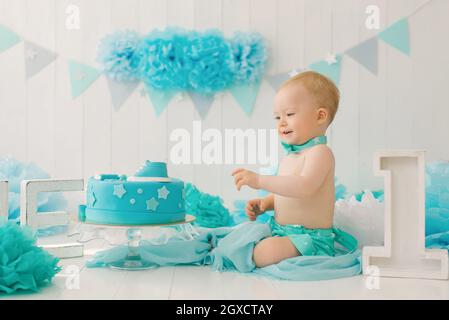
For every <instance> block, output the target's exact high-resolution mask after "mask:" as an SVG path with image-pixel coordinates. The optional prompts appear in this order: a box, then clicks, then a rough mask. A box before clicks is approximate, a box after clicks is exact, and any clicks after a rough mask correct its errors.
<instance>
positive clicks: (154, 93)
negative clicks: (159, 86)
mask: <svg viewBox="0 0 449 320" xmlns="http://www.w3.org/2000/svg"><path fill="white" fill-rule="evenodd" d="M145 88H146V92H147V93H148V95H149V96H150V100H151V104H152V105H153V107H154V111H155V113H156V116H158V117H159V116H160V115H161V114H162V112H163V111H164V110H165V108H166V107H167V106H168V104H169V103H170V101H171V100H172V99H173V97H174V96H175V95H176V93H177V92H176V91H173V90H171V91H169V90H166V91H162V90H156V89H154V88H153V87H152V86H150V85H148V84H145Z"/></svg>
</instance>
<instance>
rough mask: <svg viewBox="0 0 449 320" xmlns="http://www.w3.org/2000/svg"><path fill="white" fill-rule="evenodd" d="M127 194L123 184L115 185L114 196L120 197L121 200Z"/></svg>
mask: <svg viewBox="0 0 449 320" xmlns="http://www.w3.org/2000/svg"><path fill="white" fill-rule="evenodd" d="M125 193H126V190H125V187H124V186H123V184H116V185H114V193H113V194H114V196H117V197H119V198H120V199H121V198H122V197H123V195H124V194H125Z"/></svg>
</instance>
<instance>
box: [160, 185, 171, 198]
mask: <svg viewBox="0 0 449 320" xmlns="http://www.w3.org/2000/svg"><path fill="white" fill-rule="evenodd" d="M169 194H170V191H168V189H167V188H166V187H165V186H163V187H162V188H160V189H157V196H158V198H159V199H165V200H167V196H168V195H169Z"/></svg>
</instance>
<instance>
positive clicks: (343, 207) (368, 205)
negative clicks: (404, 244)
mask: <svg viewBox="0 0 449 320" xmlns="http://www.w3.org/2000/svg"><path fill="white" fill-rule="evenodd" d="M334 226H335V227H337V228H339V229H342V230H344V231H346V232H349V233H350V234H352V235H353V236H354V237H356V238H357V240H358V241H359V247H363V246H382V245H383V242H384V203H383V202H380V201H379V200H377V199H376V198H375V197H374V195H373V193H372V192H371V191H365V194H364V195H363V196H362V200H361V201H357V199H356V197H355V196H352V197H351V198H349V199H341V200H338V201H337V202H336V203H335V214H334Z"/></svg>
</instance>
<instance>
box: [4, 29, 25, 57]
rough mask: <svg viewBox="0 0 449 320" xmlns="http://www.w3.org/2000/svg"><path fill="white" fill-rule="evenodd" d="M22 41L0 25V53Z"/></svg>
mask: <svg viewBox="0 0 449 320" xmlns="http://www.w3.org/2000/svg"><path fill="white" fill-rule="evenodd" d="M20 41H22V39H21V38H20V37H19V36H18V35H17V34H16V33H14V32H12V31H11V30H9V29H8V28H6V27H5V26H2V25H0V53H2V52H3V51H6V50H8V49H9V48H11V47H13V46H15V45H16V44H18V43H19V42H20Z"/></svg>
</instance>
